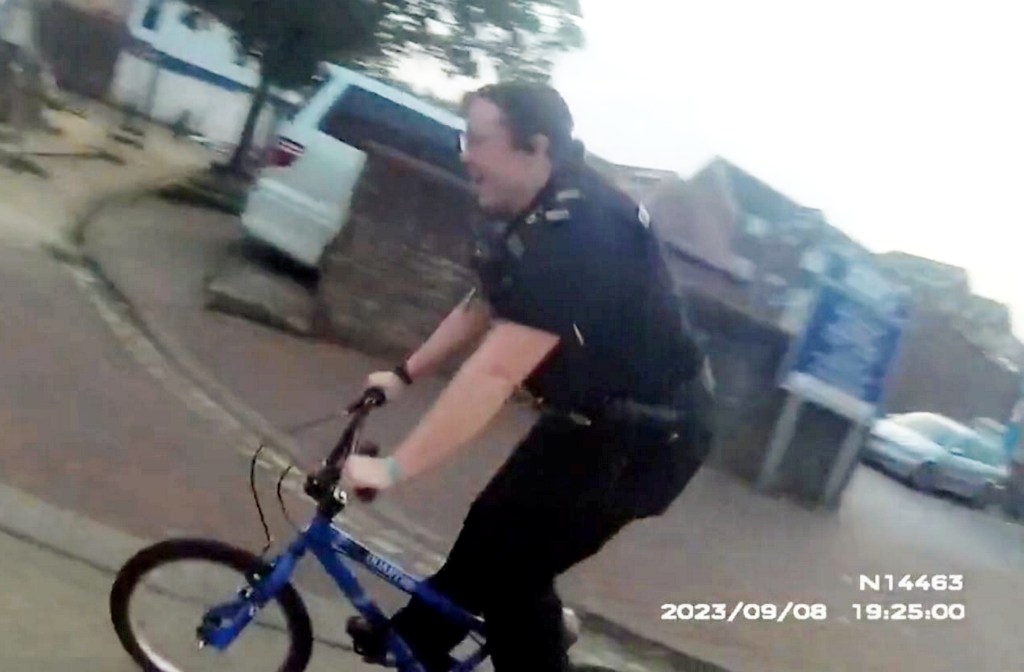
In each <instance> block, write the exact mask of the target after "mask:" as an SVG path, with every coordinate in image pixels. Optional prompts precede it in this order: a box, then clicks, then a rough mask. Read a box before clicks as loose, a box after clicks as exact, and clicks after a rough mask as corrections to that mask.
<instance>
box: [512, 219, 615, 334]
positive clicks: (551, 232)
mask: <svg viewBox="0 0 1024 672" xmlns="http://www.w3.org/2000/svg"><path fill="white" fill-rule="evenodd" d="M586 224H587V223H585V222H580V221H571V222H565V223H560V224H557V225H551V224H546V223H540V224H538V225H535V226H536V227H537V228H536V230H534V231H531V232H530V235H529V236H528V238H527V240H526V244H525V249H524V250H523V253H522V258H521V260H520V264H519V267H518V269H517V273H516V277H515V279H514V284H513V286H512V288H511V291H510V293H509V297H508V303H507V311H506V315H505V317H506V318H507V319H509V320H511V321H513V322H517V323H520V324H523V325H525V326H529V327H533V328H535V329H540V330H542V331H546V332H549V333H552V334H554V335H556V336H559V337H560V338H562V339H563V341H565V340H575V341H578V342H579V344H580V345H585V344H586V333H587V331H588V330H589V326H590V325H593V324H594V321H595V320H597V319H602V318H604V317H611V315H609V312H610V310H611V307H612V306H614V305H615V303H616V301H617V298H618V291H619V289H620V287H619V283H617V282H616V281H615V280H616V276H617V274H616V269H615V264H616V260H615V259H614V255H613V254H610V252H612V250H610V249H609V245H608V244H607V243H606V242H605V241H603V240H602V239H601V236H599V235H593V234H595V233H597V232H596V231H594V230H590V231H588V230H587V229H586V228H584V227H585V226H586Z"/></svg>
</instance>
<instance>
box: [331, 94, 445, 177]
mask: <svg viewBox="0 0 1024 672" xmlns="http://www.w3.org/2000/svg"><path fill="white" fill-rule="evenodd" d="M320 130H321V131H323V132H324V133H327V134H328V135H331V136H332V137H334V138H337V139H338V140H341V141H342V142H344V143H346V144H348V145H352V146H353V147H359V148H362V147H364V146H365V143H366V142H367V141H373V142H376V143H378V144H380V145H383V146H386V147H391V148H393V149H396V150H398V151H400V152H403V153H404V154H408V155H410V156H413V157H416V158H417V159H419V160H421V161H425V162H427V163H430V164H432V165H434V166H437V167H438V168H441V169H443V170H445V171H447V172H449V173H452V174H454V175H458V176H460V177H465V171H464V168H463V166H462V161H461V160H460V158H459V132H458V131H457V130H455V129H454V128H451V127H450V126H446V125H445V124H442V123H441V122H439V121H435V120H434V119H431V118H430V117H427V116H425V115H422V114H420V113H419V112H416V111H415V110H411V109H409V108H408V107H405V106H404V105H401V104H399V103H396V102H394V101H392V100H388V99H387V98H385V97H383V96H379V95H377V94H375V93H371V92H370V91H367V90H365V89H361V88H359V87H357V86H349V87H348V88H346V89H345V92H344V93H343V94H342V96H341V97H340V98H339V99H338V100H337V102H335V103H334V105H333V106H332V107H331V109H330V110H328V112H327V114H325V115H324V118H323V120H322V121H321V122H320Z"/></svg>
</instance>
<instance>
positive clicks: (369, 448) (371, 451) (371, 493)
mask: <svg viewBox="0 0 1024 672" xmlns="http://www.w3.org/2000/svg"><path fill="white" fill-rule="evenodd" d="M356 455H366V456H367V457H379V456H380V446H378V445H377V444H376V443H371V442H369V441H366V442H364V443H361V444H359V450H358V451H357V452H356ZM355 496H356V499H358V500H359V501H360V502H364V503H366V504H369V503H370V502H372V501H373V500H375V499H376V498H377V491H376V490H374V489H373V488H356V489H355Z"/></svg>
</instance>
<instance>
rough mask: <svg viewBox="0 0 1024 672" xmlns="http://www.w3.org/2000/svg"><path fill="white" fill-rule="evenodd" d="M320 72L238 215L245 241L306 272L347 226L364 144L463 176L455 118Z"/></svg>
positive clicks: (373, 85)
mask: <svg viewBox="0 0 1024 672" xmlns="http://www.w3.org/2000/svg"><path fill="white" fill-rule="evenodd" d="M325 72H326V77H325V78H324V82H323V84H322V85H321V86H320V88H319V89H318V90H317V91H316V93H314V94H313V96H312V97H311V98H310V99H309V102H308V103H306V105H305V106H304V107H303V108H302V109H301V110H299V112H298V113H297V114H296V115H295V116H294V117H293V118H292V119H291V120H290V121H287V122H285V123H284V124H282V126H281V129H280V131H279V135H278V138H277V140H276V142H275V145H274V146H273V147H272V148H271V149H270V151H269V152H268V156H267V161H266V164H265V166H264V167H263V169H262V171H261V173H260V176H259V179H258V180H257V182H256V184H255V185H254V186H253V187H252V189H251V190H250V192H249V194H248V198H247V203H246V207H245V210H244V212H243V213H242V227H243V228H244V229H245V232H246V234H247V235H249V236H251V237H252V238H255V239H257V240H259V241H261V242H263V243H265V244H267V245H270V246H271V247H274V248H276V249H277V250H279V251H281V252H283V253H284V254H286V255H288V256H289V257H291V258H293V259H295V260H296V261H298V262H300V263H301V264H304V265H306V266H310V267H316V266H317V265H318V263H319V260H320V257H321V255H322V254H323V251H324V249H325V248H326V247H327V245H328V243H330V242H331V240H333V239H334V237H335V236H337V234H338V232H339V231H340V230H341V228H342V226H343V225H344V224H345V222H346V221H347V220H348V213H349V205H350V203H351V201H352V193H353V190H354V188H355V186H356V183H357V181H358V180H359V176H360V174H361V173H362V170H363V166H364V165H365V163H366V154H365V152H363V151H361V150H360V149H358V147H361V146H365V145H364V144H363V143H366V142H376V143H379V144H381V145H386V146H388V147H390V148H393V149H396V150H398V151H400V152H403V153H404V154H407V155H410V156H413V157H415V158H417V159H420V160H422V161H426V162H428V163H430V164H433V165H434V166H436V167H439V168H442V169H444V170H446V171H448V172H449V173H453V174H455V175H460V176H462V175H464V171H463V168H462V165H461V161H460V157H459V134H460V132H461V131H463V130H464V129H465V122H464V121H463V120H462V119H461V118H459V117H458V116H456V115H454V114H452V113H450V112H448V111H446V110H443V109H440V108H437V107H434V106H432V105H429V104H427V103H425V102H424V101H422V100H419V99H418V98H416V97H414V96H412V95H410V94H408V93H405V92H403V91H400V90H398V89H395V88H393V87H390V86H387V85H386V84H383V83H381V82H379V81H377V80H375V79H372V78H369V77H366V76H364V75H360V74H358V73H356V72H352V71H351V70H347V69H345V68H342V67H340V66H336V65H329V66H325Z"/></svg>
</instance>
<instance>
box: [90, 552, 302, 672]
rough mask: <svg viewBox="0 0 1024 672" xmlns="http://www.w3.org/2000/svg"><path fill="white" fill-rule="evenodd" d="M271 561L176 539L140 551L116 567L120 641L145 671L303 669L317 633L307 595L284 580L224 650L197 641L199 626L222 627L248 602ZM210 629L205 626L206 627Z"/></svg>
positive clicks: (113, 594) (113, 598) (114, 614)
mask: <svg viewBox="0 0 1024 672" xmlns="http://www.w3.org/2000/svg"><path fill="white" fill-rule="evenodd" d="M269 569H270V568H269V566H268V565H267V564H266V563H265V562H263V561H262V560H261V559H260V558H258V557H257V556H255V555H253V554H252V553H249V552H248V551H244V550H242V549H239V548H235V547H233V546H229V545H227V544H223V543H220V542H217V541H212V540H205V539H173V540H170V541H164V542H160V543H158V544H155V545H153V546H150V547H148V548H145V549H143V550H142V551H139V552H138V553H137V554H136V555H134V556H133V557H132V558H131V559H130V560H128V562H127V563H125V565H124V566H123V567H122V568H121V570H120V572H118V575H117V578H116V579H115V581H114V585H113V587H112V588H111V591H110V617H111V620H112V621H113V624H114V630H115V631H116V632H117V636H118V638H119V639H120V640H121V644H122V646H124V648H125V650H126V651H127V652H128V653H129V655H131V657H132V658H133V659H134V660H135V662H137V663H138V664H139V665H140V666H141V667H142V669H144V670H146V672H200V671H202V670H210V671H213V670H218V671H224V672H227V671H228V670H240V671H241V670H245V671H246V672H256V671H260V670H265V671H267V672H301V671H302V670H304V669H305V668H306V665H307V664H308V663H309V658H310V654H311V653H312V647H313V633H312V626H311V625H310V620H309V614H308V612H307V611H306V607H305V605H304V604H303V602H302V598H300V597H299V594H298V593H297V592H296V591H295V588H294V587H292V585H291V584H286V585H285V586H283V587H282V588H281V589H280V590H279V591H278V592H277V594H276V595H275V596H274V599H273V600H271V601H270V602H268V603H267V604H266V605H265V606H264V607H263V608H262V609H261V610H259V612H258V613H256V614H255V616H254V617H253V618H252V621H251V622H249V623H248V625H246V626H245V629H244V630H242V632H241V633H240V634H239V635H238V637H237V638H236V639H235V640H234V641H233V642H232V643H231V644H230V645H229V646H228V647H227V648H226V649H224V650H217V649H216V648H214V647H212V646H203V647H200V646H199V633H200V629H201V628H209V627H220V626H221V625H222V623H221V622H220V621H222V620H223V619H230V618H233V617H234V616H235V615H237V614H238V613H240V611H239V607H238V606H237V605H239V604H241V605H243V606H242V609H245V605H246V604H247V603H244V602H241V601H240V595H242V594H243V593H244V591H245V590H246V589H247V588H248V587H249V586H250V585H251V583H252V580H253V577H254V576H257V575H259V576H264V575H266V573H267V572H268V571H269ZM204 631H205V630H204Z"/></svg>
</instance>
